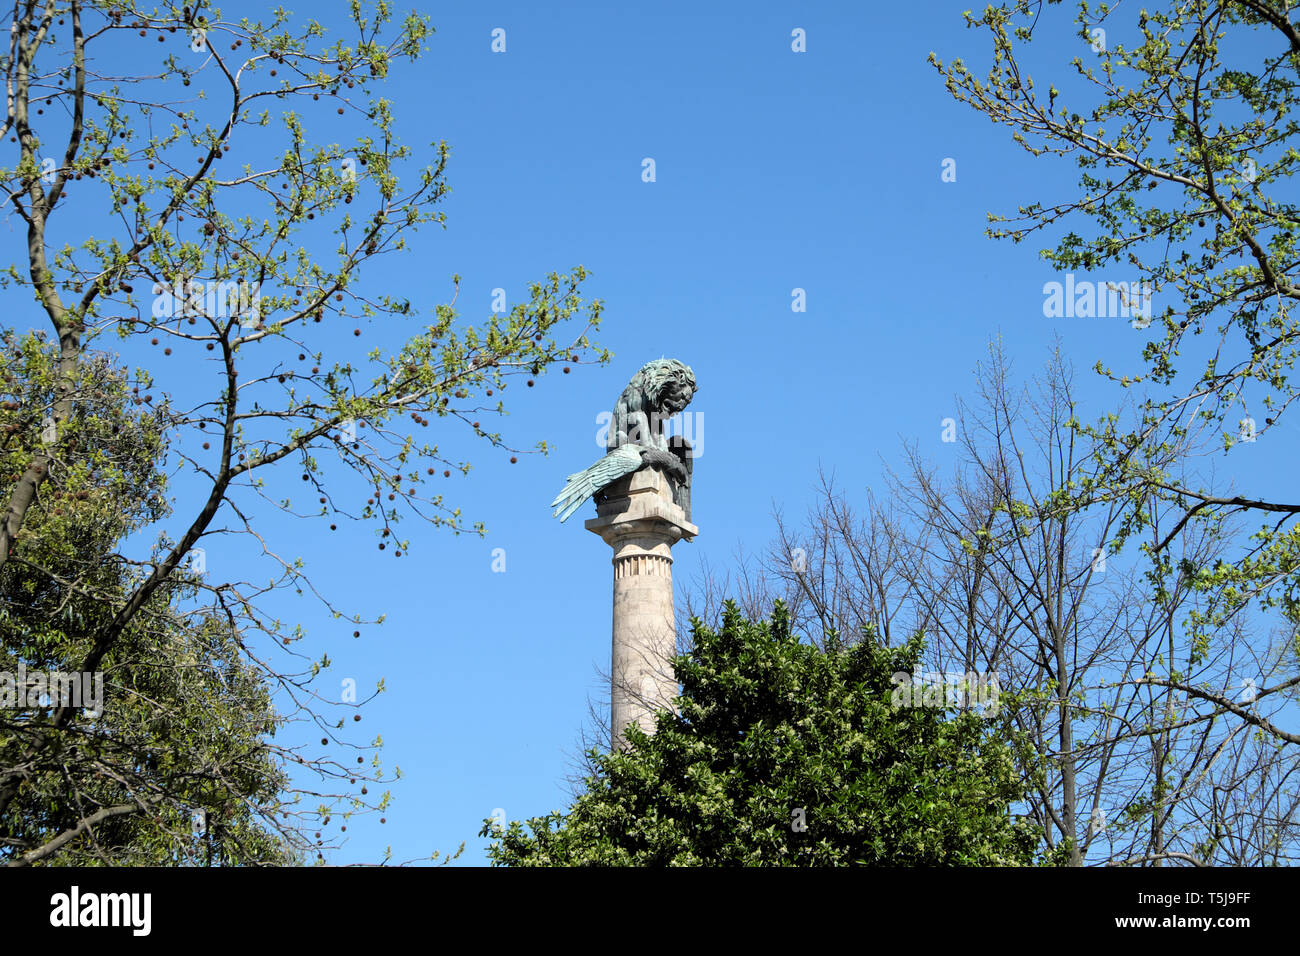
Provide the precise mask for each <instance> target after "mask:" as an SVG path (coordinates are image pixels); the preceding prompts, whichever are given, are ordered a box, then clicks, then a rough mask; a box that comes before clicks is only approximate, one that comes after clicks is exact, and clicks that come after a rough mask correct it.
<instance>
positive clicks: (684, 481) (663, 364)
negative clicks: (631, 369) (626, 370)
mask: <svg viewBox="0 0 1300 956" xmlns="http://www.w3.org/2000/svg"><path fill="white" fill-rule="evenodd" d="M696 391H698V386H697V385H696V384H695V373H694V372H692V371H691V368H690V366H689V365H685V364H683V363H681V362H679V361H677V360H676V359H662V358H661V359H655V360H654V361H653V362H647V363H646V364H645V365H643V366H642V367H641V370H640V371H639V372H637V373H636V374H635V375H633V376H632V381H630V382H628V383H627V388H625V389H623V394H622V395H620V396H619V397H618V403H617V404H616V405H615V406H614V417H613V421H611V422H610V426H609V439H608V440H607V441H606V442H605V447H606V448H607V449H608V452H607V453H606V455H605V457H604V458H602V459H601V460H600V461H598V462H596V463H595V464H594V465H592V466H591V467H590V468H588V469H586V470H585V471H579V472H577V473H576V474H572V475H570V476H569V479H568V481H567V482H566V483H565V485H564V490H563V491H561V492H560V493H559V494H558V495H556V496H555V500H554V501H552V502H551V507H553V508H554V509H555V511H554V512H553V514H554V515H555V516H556V517H558V518H559V519H560V520H561V521H566V520H568V519H569V518H570V517H571V516H572V515H573V513H574V512H575V511H577V510H578V509H579V508H580V507H582V503H583V502H584V501H586V500H587V499H588V498H595V499H596V500H597V501H598V502H599V501H600V500H601V493H602V492H603V491H604V489H606V488H608V487H609V486H610V485H611V484H613V483H614V482H616V481H618V480H619V479H620V478H622V477H624V476H625V475H630V474H632V472H634V471H639V470H640V469H642V468H657V469H659V470H660V471H661V472H662V473H663V474H664V475H665V476H667V478H668V480H669V483H670V485H671V486H672V489H673V501H674V502H675V503H676V504H678V505H679V506H680V507H681V508H682V510H683V511H684V512H685V513H686V520H687V521H690V520H691V460H692V451H691V443H690V442H689V441H687V440H686V439H685V438H683V437H681V436H679V435H673V436H671V437H669V436H667V435H665V434H664V424H665V422H666V421H667V420H668V419H669V418H672V416H674V415H676V414H677V413H678V412H680V411H681V410H682V409H684V408H685V407H686V406H687V405H689V404H690V401H691V399H692V398H693V397H694V396H695V393H696Z"/></svg>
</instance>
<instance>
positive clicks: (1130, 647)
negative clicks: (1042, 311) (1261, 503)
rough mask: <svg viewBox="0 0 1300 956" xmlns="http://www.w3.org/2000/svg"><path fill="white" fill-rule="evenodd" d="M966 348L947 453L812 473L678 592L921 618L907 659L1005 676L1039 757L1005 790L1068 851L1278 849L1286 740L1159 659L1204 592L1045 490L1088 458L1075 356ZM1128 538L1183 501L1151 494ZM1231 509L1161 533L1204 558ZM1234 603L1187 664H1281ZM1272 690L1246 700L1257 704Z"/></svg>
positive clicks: (1094, 861) (1105, 859)
mask: <svg viewBox="0 0 1300 956" xmlns="http://www.w3.org/2000/svg"><path fill="white" fill-rule="evenodd" d="M989 352H990V354H989V358H988V361H986V362H982V363H980V365H979V366H978V367H977V378H976V380H975V382H974V387H973V389H972V391H973V393H974V396H973V397H972V398H969V399H967V398H964V397H962V396H955V397H954V402H953V406H952V407H953V411H954V416H955V419H956V420H957V421H959V422H961V423H962V428H961V432H960V439H959V441H958V442H957V444H956V447H955V449H954V450H952V451H949V450H945V452H944V457H948V458H952V461H951V470H948V469H940V468H939V467H938V466H937V465H936V464H935V463H934V462H932V461H929V460H927V459H926V458H924V457H923V456H922V452H921V449H920V448H919V447H916V446H910V445H909V446H908V447H907V448H906V450H905V461H906V463H905V465H904V467H903V468H902V469H900V470H898V471H894V470H890V471H889V472H888V473H887V476H886V481H885V483H884V489H885V492H886V494H882V495H881V496H880V497H878V498H877V497H874V496H871V495H868V496H866V497H865V499H859V498H858V497H857V496H853V495H850V494H846V493H844V492H843V491H842V490H840V489H837V488H836V487H835V485H834V482H833V479H829V478H826V477H824V476H823V479H822V488H821V495H820V499H821V500H819V501H818V502H817V504H816V505H815V507H814V508H813V509H812V510H811V512H810V514H809V516H808V518H807V519H806V520H804V521H800V522H797V523H796V522H794V521H788V520H786V519H785V518H784V517H783V516H781V515H780V514H779V513H778V514H777V515H776V525H777V530H778V536H777V538H776V540H774V541H773V542H772V544H771V546H770V547H769V548H768V549H767V550H766V551H765V552H762V553H761V554H760V555H759V556H758V557H757V560H754V559H752V558H750V557H747V558H745V559H744V560H742V561H741V562H739V567H738V570H737V571H736V572H734V573H732V572H728V576H727V577H726V578H724V579H715V578H714V577H713V576H705V577H704V578H703V580H702V581H701V582H700V585H699V586H697V587H696V588H694V589H692V591H687V595H688V598H687V601H686V610H687V611H688V612H690V613H693V614H698V616H700V617H703V618H705V619H706V620H710V619H712V618H713V615H714V613H715V612H716V611H715V609H716V607H717V603H718V598H717V597H716V596H717V595H720V594H724V593H735V594H739V595H741V596H742V597H743V599H744V601H743V603H742V608H743V610H744V613H745V614H747V615H749V616H750V617H755V618H757V617H761V616H763V615H765V614H766V613H768V611H769V609H770V608H771V607H772V605H773V603H774V602H775V600H777V599H783V600H784V601H785V603H786V605H787V607H788V608H789V610H790V618H791V622H792V626H793V627H795V628H796V629H798V630H801V631H806V632H809V633H818V632H820V631H822V630H824V629H827V628H830V627H838V628H840V629H842V630H845V631H856V630H858V629H860V628H862V627H864V626H870V627H871V628H872V629H873V630H874V631H875V633H877V634H879V635H880V638H881V640H882V641H883V642H884V643H886V644H894V643H899V642H901V641H902V640H903V639H904V637H905V635H908V634H912V633H917V632H920V633H924V634H925V635H926V637H927V641H926V656H925V661H926V668H927V669H933V670H937V671H957V672H964V671H971V670H975V671H980V670H988V671H992V672H994V673H996V674H997V675H998V678H999V682H1000V684H1001V686H1002V687H1003V688H1004V689H1009V690H1015V691H1017V692H1019V694H1020V698H1021V703H1020V705H1019V706H1017V708H1016V709H1015V711H1014V714H1013V718H1014V720H1015V722H1016V724H1017V726H1018V727H1019V728H1020V729H1021V730H1024V731H1025V732H1026V733H1028V734H1029V736H1030V738H1031V739H1032V740H1033V741H1034V747H1035V749H1036V750H1037V751H1038V752H1039V753H1040V754H1041V755H1042V758H1043V762H1044V774H1043V777H1042V778H1041V784H1040V785H1039V786H1037V787H1035V788H1033V789H1032V790H1031V792H1030V794H1029V796H1028V797H1027V799H1026V815H1027V816H1028V817H1029V818H1030V819H1031V820H1033V821H1034V822H1035V823H1036V824H1038V826H1039V827H1040V829H1041V831H1042V834H1043V840H1044V844H1045V848H1046V849H1047V850H1048V851H1051V850H1053V849H1055V848H1057V847H1063V848H1068V858H1069V861H1070V862H1071V864H1073V865H1079V866H1082V865H1085V864H1088V865H1133V864H1143V865H1156V866H1159V865H1161V864H1162V863H1168V864H1174V865H1185V864H1189V863H1190V864H1193V865H1196V864H1201V865H1215V866H1220V865H1222V866H1259V865H1278V864H1279V863H1281V864H1285V863H1287V862H1288V861H1294V860H1295V859H1296V857H1297V854H1298V853H1300V795H1297V793H1296V788H1295V786H1294V783H1293V782H1291V781H1292V780H1293V779H1294V776H1295V771H1296V769H1297V759H1300V754H1297V753H1295V752H1294V748H1291V747H1287V746H1284V745H1281V744H1279V743H1278V742H1277V741H1275V740H1272V739H1269V738H1268V737H1266V736H1264V735H1257V734H1256V733H1255V731H1254V730H1253V728H1252V727H1251V726H1250V725H1249V724H1247V723H1244V722H1241V721H1237V720H1235V719H1227V720H1208V719H1207V720H1202V719H1198V717H1197V715H1195V714H1194V713H1193V712H1191V711H1190V710H1189V708H1187V706H1186V704H1187V701H1186V700H1185V699H1183V698H1182V697H1181V695H1180V694H1179V693H1178V692H1177V691H1175V690H1174V689H1172V688H1170V687H1168V686H1164V685H1162V684H1158V683H1155V682H1152V681H1149V680H1144V679H1141V678H1142V677H1143V676H1144V675H1148V674H1150V675H1155V674H1160V673H1169V672H1170V671H1171V670H1172V669H1173V668H1176V667H1178V666H1179V663H1180V658H1181V657H1182V655H1183V654H1185V653H1186V648H1187V646H1188V635H1187V631H1188V629H1187V628H1186V627H1183V626H1181V624H1180V621H1181V619H1183V618H1186V617H1189V616H1190V615H1191V614H1192V613H1194V612H1195V611H1196V610H1198V608H1199V607H1201V606H1203V601H1204V598H1203V596H1202V594H1201V593H1200V592H1199V591H1198V590H1197V589H1196V588H1195V586H1194V584H1193V582H1192V581H1191V580H1189V579H1186V578H1184V579H1183V580H1182V581H1180V582H1179V584H1178V586H1177V587H1175V588H1172V589H1170V590H1169V591H1168V593H1167V594H1165V595H1163V596H1157V588H1156V585H1155V584H1154V583H1153V582H1152V580H1151V579H1150V576H1149V575H1148V574H1146V573H1145V572H1146V570H1147V568H1146V565H1145V563H1144V562H1143V561H1141V560H1134V559H1133V558H1132V557H1131V552H1130V553H1129V554H1120V555H1115V554H1109V553H1108V552H1107V551H1106V547H1107V544H1108V542H1109V540H1110V538H1111V536H1112V534H1113V532H1114V530H1115V529H1116V527H1117V526H1118V524H1119V523H1120V522H1121V521H1122V520H1123V516H1124V513H1125V511H1126V505H1125V504H1124V503H1122V502H1119V501H1114V500H1099V501H1096V502H1093V503H1090V504H1088V505H1087V506H1079V505H1072V504H1071V503H1069V502H1066V503H1065V504H1064V505H1063V504H1062V502H1061V498H1060V496H1059V495H1058V494H1057V493H1056V492H1057V490H1058V489H1059V488H1060V487H1061V486H1062V485H1066V486H1069V485H1072V484H1073V485H1078V484H1081V483H1083V482H1086V481H1089V480H1091V479H1092V478H1093V477H1094V476H1095V475H1096V473H1097V471H1098V470H1099V468H1100V467H1102V466H1099V465H1098V463H1097V461H1096V456H1095V455H1094V454H1093V452H1094V450H1095V447H1094V444H1093V440H1092V439H1090V438H1089V437H1088V436H1079V435H1078V434H1077V433H1075V432H1074V430H1073V428H1072V425H1071V420H1072V419H1073V418H1074V417H1075V416H1076V414H1077V407H1078V406H1077V404H1076V395H1075V390H1074V384H1073V383H1074V373H1073V371H1072V369H1071V368H1070V366H1069V364H1068V362H1066V361H1065V360H1064V358H1063V356H1062V355H1061V353H1060V349H1059V347H1058V348H1057V349H1055V350H1053V352H1052V357H1051V359H1050V361H1049V362H1048V363H1047V365H1046V367H1045V368H1044V369H1043V371H1042V373H1041V374H1038V375H1035V376H1033V377H1032V379H1030V380H1027V381H1018V380H1017V377H1016V376H1014V375H1013V373H1012V369H1011V362H1010V359H1009V357H1008V356H1007V354H1006V353H1005V352H1004V351H1003V350H1002V348H1001V347H1000V345H999V344H994V345H991V346H990V350H989ZM1151 508H1152V510H1151V513H1150V515H1149V518H1150V525H1149V527H1148V529H1147V531H1146V533H1145V535H1144V538H1145V541H1146V543H1148V544H1150V545H1154V544H1156V543H1158V542H1159V541H1160V540H1161V539H1162V538H1163V537H1164V535H1165V534H1166V533H1167V532H1168V530H1169V529H1170V528H1171V527H1172V526H1173V525H1175V524H1176V523H1177V522H1178V521H1179V520H1180V519H1181V517H1182V513H1181V511H1180V510H1179V509H1178V508H1177V507H1176V506H1174V505H1173V504H1171V503H1161V502H1158V501H1152V502H1151ZM1230 530H1231V529H1230V528H1221V529H1218V532H1219V533H1214V532H1215V529H1213V528H1206V527H1202V526H1190V527H1186V528H1184V529H1183V531H1182V532H1181V534H1180V539H1179V543H1178V547H1179V550H1180V552H1181V554H1182V556H1183V557H1185V558H1186V560H1188V561H1195V562H1196V563H1198V564H1209V563H1212V562H1213V561H1215V560H1216V559H1217V558H1218V557H1219V556H1221V555H1222V554H1224V553H1225V552H1226V551H1229V550H1230V549H1231V548H1232V547H1233V546H1234V539H1233V538H1232V536H1231V535H1230V534H1229V533H1228V531H1230ZM1261 643H1262V642H1261V641H1260V640H1259V636H1258V635H1256V634H1253V633H1251V631H1250V630H1249V629H1248V628H1247V627H1246V626H1245V622H1244V621H1242V620H1235V621H1233V622H1231V624H1230V626H1229V627H1227V628H1224V629H1223V630H1222V631H1221V632H1220V633H1219V634H1217V635H1216V640H1215V653H1214V654H1213V655H1212V656H1211V657H1210V658H1208V659H1207V660H1206V661H1205V663H1204V664H1203V665H1201V666H1200V667H1199V669H1198V672H1197V673H1198V678H1199V679H1201V680H1204V681H1206V682H1207V683H1210V684H1211V685H1212V686H1217V687H1225V686H1227V687H1231V686H1233V684H1234V683H1237V682H1238V681H1240V679H1241V678H1240V675H1241V670H1240V669H1241V666H1242V662H1243V661H1249V662H1250V665H1251V667H1252V668H1253V669H1256V670H1255V673H1256V674H1257V677H1256V680H1257V682H1258V683H1259V685H1260V686H1268V685H1270V684H1272V683H1274V682H1275V681H1276V680H1277V678H1278V675H1279V674H1280V673H1283V672H1284V671H1285V668H1286V662H1285V658H1284V656H1283V655H1281V654H1278V653H1273V654H1265V653H1260V651H1259V648H1260V645H1261ZM1286 707H1287V702H1286V701H1285V700H1283V699H1280V698H1279V697H1277V696H1274V697H1271V698H1269V699H1268V700H1265V701H1259V702H1255V703H1254V705H1253V713H1254V714H1255V715H1256V716H1257V717H1259V718H1261V719H1263V720H1267V721H1270V722H1274V723H1278V722H1281V721H1282V720H1283V719H1285V717H1286V712H1285V711H1286Z"/></svg>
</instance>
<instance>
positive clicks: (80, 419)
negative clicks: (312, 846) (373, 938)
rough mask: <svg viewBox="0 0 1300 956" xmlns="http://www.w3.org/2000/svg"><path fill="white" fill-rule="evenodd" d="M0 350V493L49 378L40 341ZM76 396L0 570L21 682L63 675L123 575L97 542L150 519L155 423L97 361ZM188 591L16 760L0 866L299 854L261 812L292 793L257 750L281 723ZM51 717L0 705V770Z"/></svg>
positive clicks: (157, 607)
mask: <svg viewBox="0 0 1300 956" xmlns="http://www.w3.org/2000/svg"><path fill="white" fill-rule="evenodd" d="M0 346H2V347H3V349H4V351H3V354H5V355H6V356H7V357H9V358H10V359H11V360H12V361H10V362H8V363H6V364H7V367H8V369H9V371H8V372H7V373H6V375H5V380H6V381H5V385H4V386H3V391H4V392H8V394H9V395H11V396H13V398H10V399H9V400H7V401H5V402H4V403H3V404H0V436H2V437H0V494H2V493H4V492H7V491H9V490H11V486H12V483H13V480H14V474H13V469H15V468H16V467H17V464H18V463H19V462H20V461H21V460H22V458H23V457H24V456H25V454H26V449H27V448H29V447H31V446H32V445H33V444H39V443H40V437H39V433H40V432H41V431H42V430H44V429H45V428H47V427H48V424H46V423H44V422H43V421H42V418H43V417H44V416H43V412H44V410H45V409H48V407H49V406H50V404H51V402H52V399H53V385H54V383H55V382H56V381H58V376H57V374H56V372H55V369H56V365H57V349H55V348H51V347H50V346H49V345H48V344H47V343H45V342H44V341H43V339H42V337H40V336H37V335H28V336H25V337H23V338H22V339H17V338H16V337H15V336H14V335H13V334H12V333H7V334H5V335H4V337H3V341H2V342H0ZM18 383H24V384H25V386H26V387H23V388H15V386H16V385H18ZM35 383H43V386H44V387H43V388H41V387H35ZM75 391H76V395H77V402H76V404H75V406H74V408H75V411H74V416H73V418H72V419H71V420H69V421H67V422H65V423H64V441H65V443H66V445H67V447H69V448H70V449H75V450H76V452H77V458H76V461H77V464H76V465H75V466H73V467H70V468H67V469H64V468H56V469H55V470H54V473H53V474H52V475H51V476H50V478H49V480H48V481H47V482H46V483H45V484H44V486H43V493H42V495H41V498H40V499H39V500H38V501H37V502H36V503H35V504H34V505H33V507H32V508H31V509H30V510H29V512H28V517H27V522H26V524H25V525H24V534H23V535H22V537H21V539H20V540H19V541H18V543H16V544H15V545H14V548H13V553H12V554H11V555H10V558H9V561H8V563H7V564H6V567H5V570H4V573H3V575H0V673H3V674H5V675H7V677H8V678H9V679H10V680H15V681H16V676H17V674H18V673H20V670H19V665H20V664H21V665H22V667H23V668H25V670H26V672H27V673H28V674H29V675H30V674H32V673H36V672H40V673H51V672H63V673H67V672H71V671H75V670H76V669H77V668H78V667H79V665H80V663H81V661H82V660H83V659H84V657H85V655H86V653H87V651H88V644H89V641H90V638H91V635H93V634H94V632H95V629H96V628H97V627H98V626H101V625H102V623H103V621H104V619H105V617H106V616H107V615H110V614H111V613H112V608H113V607H114V605H116V604H118V603H120V602H121V600H122V598H123V596H124V595H125V594H126V593H127V592H128V591H129V590H130V587H131V585H132V581H133V578H135V577H138V574H137V573H136V572H134V571H133V570H132V569H131V568H130V567H129V566H128V565H126V564H125V563H124V562H122V561H120V560H116V559H115V557H114V549H115V548H116V547H117V546H118V545H119V543H120V542H121V540H122V539H123V538H125V537H127V536H129V535H131V534H133V533H135V532H137V531H138V530H139V529H141V528H143V527H146V526H148V525H149V524H151V523H153V522H155V521H157V520H159V519H160V518H161V517H163V516H165V514H166V510H167V505H166V500H165V497H164V495H165V491H166V481H165V477H164V476H163V474H162V472H161V471H160V468H159V465H160V462H161V459H162V457H163V451H164V449H163V445H162V440H161V434H160V430H159V427H158V421H157V416H156V415H155V413H154V412H153V411H151V410H146V411H143V412H134V411H133V410H132V409H133V406H132V405H131V402H130V399H131V393H130V391H129V389H128V387H127V380H126V377H125V375H124V374H122V373H121V372H120V371H119V370H116V369H113V368H112V367H111V366H109V365H108V364H107V363H106V362H104V361H102V360H96V361H85V362H82V363H80V364H79V366H78V379H77V387H76V390H75ZM46 422H48V419H46ZM194 591H195V588H194V586H193V584H192V583H191V582H188V581H186V580H184V579H181V578H175V579H173V580H170V581H169V582H168V583H167V585H166V586H165V587H162V588H159V589H158V590H156V591H155V592H154V593H153V594H152V595H151V597H150V600H149V601H148V603H147V604H146V605H145V606H144V607H143V608H142V609H141V611H140V613H139V614H137V615H135V617H134V618H133V619H132V621H131V624H130V626H129V627H128V628H127V629H126V630H125V631H124V632H123V634H122V638H121V639H120V640H119V641H117V642H115V643H114V645H113V647H112V648H111V649H110V650H109V652H108V654H106V655H105V657H104V659H103V661H102V662H101V664H100V668H101V671H102V674H103V677H102V681H103V686H102V690H101V692H100V693H99V694H95V695H87V696H85V697H83V699H82V703H83V704H84V706H83V707H82V708H80V709H79V711H78V712H77V713H76V714H75V715H74V716H73V718H72V719H71V720H70V721H69V724H68V733H67V734H65V735H64V737H63V739H62V741H61V746H60V747H59V749H58V750H57V751H42V752H39V754H38V756H37V757H36V759H30V760H29V761H28V763H27V764H26V765H25V766H24V768H23V782H22V786H21V787H20V788H19V790H18V794H17V797H16V799H14V800H13V801H12V802H11V803H10V804H9V806H8V807H7V808H6V809H5V811H4V814H3V815H2V816H0V834H2V835H0V860H5V859H8V860H10V861H13V862H23V863H28V864H32V863H42V862H43V863H47V864H55V865H62V866H69V865H79V864H91V865H93V864H96V863H111V864H116V865H124V864H137V865H160V864H167V863H173V862H184V861H191V862H201V863H206V864H213V863H217V864H221V863H262V864H265V863H285V862H291V861H293V860H295V859H297V858H298V857H299V856H300V855H301V854H302V852H303V851H304V849H305V847H306V846H307V845H308V840H307V839H306V838H305V835H304V834H302V833H300V832H298V830H299V828H296V827H292V826H286V825H281V824H280V823H279V822H277V819H276V816H275V814H274V813H272V812H270V811H271V809H272V808H273V807H275V806H276V805H278V803H279V800H280V795H281V793H282V791H284V790H286V789H291V788H290V784H289V782H288V779H287V776H286V775H285V773H284V771H283V769H282V767H281V761H280V760H279V759H277V754H276V752H275V750H274V749H273V748H270V747H268V746H267V745H266V744H265V743H264V740H265V738H266V737H267V736H268V735H271V734H273V733H274V731H275V730H276V728H277V727H278V726H279V725H280V724H281V723H282V722H283V721H282V719H281V718H279V717H277V715H276V714H275V713H274V711H273V710H272V707H271V700H270V695H269V693H268V689H267V687H266V686H265V684H264V682H263V679H262V674H261V673H260V671H258V670H257V669H256V668H254V667H252V666H250V664H249V663H248V662H247V661H245V660H244V658H243V654H242V652H241V649H240V646H239V645H240V640H241V638H240V636H239V634H238V632H237V631H235V630H232V629H231V628H230V626H229V624H228V622H227V621H225V620H223V619H221V618H220V617H217V616H215V615H212V614H208V613H203V612H200V613H197V614H194V615H190V614H187V613H185V610H184V606H185V604H186V601H187V599H188V598H192V596H193V594H194ZM15 689H16V688H15ZM23 691H24V698H26V697H27V696H28V694H27V691H28V687H26V686H24V688H23ZM50 696H51V698H53V697H54V696H55V695H54V693H53V692H51V693H50ZM91 696H94V697H96V698H97V699H95V700H93V701H92V700H91V699H90V697H91ZM12 703H13V704H20V702H18V701H14V702H12ZM52 710H53V705H52V704H51V706H48V707H41V706H31V705H30V702H25V705H19V706H8V707H3V708H0V765H5V766H9V765H13V764H15V763H17V761H18V759H19V757H20V755H21V754H22V752H23V751H24V749H25V748H26V746H27V744H28V743H29V742H30V738H31V736H32V734H33V733H35V732H37V730H38V729H39V728H40V727H41V725H42V722H43V721H44V719H47V718H48V714H49V712H50V711H52ZM83 834H87V835H88V836H91V837H92V838H91V839H80V837H81V836H82V835H83Z"/></svg>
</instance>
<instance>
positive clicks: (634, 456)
mask: <svg viewBox="0 0 1300 956" xmlns="http://www.w3.org/2000/svg"><path fill="white" fill-rule="evenodd" d="M640 467H641V452H640V451H639V450H637V446H636V445H619V446H618V447H617V448H615V449H614V450H613V451H611V452H610V453H609V454H608V455H606V456H605V457H604V458H602V459H601V460H600V461H598V462H596V463H595V464H594V465H592V466H591V467H590V468H588V469H587V470H585V471H579V472H575V473H574V474H572V475H570V476H569V477H568V480H567V481H566V482H565V483H564V490H563V491H561V492H560V493H559V494H558V495H556V496H555V500H554V501H552V502H551V507H552V508H554V509H555V510H554V511H553V512H551V515H552V517H557V518H559V519H560V520H561V521H568V520H569V518H571V517H572V516H573V513H574V512H575V511H577V510H578V509H579V508H581V507H582V503H583V502H584V501H586V500H587V499H588V498H590V497H591V496H592V495H594V494H595V493H596V492H598V491H600V489H602V488H604V487H605V486H606V485H609V484H612V483H613V482H615V481H618V480H619V479H620V478H622V477H623V476H624V475H630V474H631V473H632V472H634V471H636V470H637V469H638V468H640Z"/></svg>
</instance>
